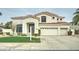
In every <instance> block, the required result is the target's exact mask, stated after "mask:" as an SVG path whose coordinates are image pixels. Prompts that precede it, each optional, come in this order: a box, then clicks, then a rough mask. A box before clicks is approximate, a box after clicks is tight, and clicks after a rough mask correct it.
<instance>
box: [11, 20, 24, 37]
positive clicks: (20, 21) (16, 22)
mask: <svg viewBox="0 0 79 59" xmlns="http://www.w3.org/2000/svg"><path fill="white" fill-rule="evenodd" d="M17 24H22V25H23V28H22V30H23V31H24V20H22V19H21V20H13V21H12V27H13V28H14V35H15V36H16V35H17V33H16V25H17Z"/></svg>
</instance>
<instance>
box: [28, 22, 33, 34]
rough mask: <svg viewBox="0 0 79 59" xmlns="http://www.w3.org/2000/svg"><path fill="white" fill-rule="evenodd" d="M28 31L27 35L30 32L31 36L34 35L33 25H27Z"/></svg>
mask: <svg viewBox="0 0 79 59" xmlns="http://www.w3.org/2000/svg"><path fill="white" fill-rule="evenodd" d="M28 29H29V33H30V32H32V34H34V23H33V24H29V28H28ZM30 30H31V31H30Z"/></svg>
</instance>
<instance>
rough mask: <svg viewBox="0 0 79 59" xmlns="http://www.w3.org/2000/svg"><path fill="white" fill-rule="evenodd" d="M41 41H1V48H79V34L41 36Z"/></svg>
mask: <svg viewBox="0 0 79 59" xmlns="http://www.w3.org/2000/svg"><path fill="white" fill-rule="evenodd" d="M40 38H41V43H0V50H79V36H41V37H40Z"/></svg>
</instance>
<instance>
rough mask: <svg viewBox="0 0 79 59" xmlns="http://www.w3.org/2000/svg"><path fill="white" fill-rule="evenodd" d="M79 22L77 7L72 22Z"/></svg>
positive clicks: (75, 23) (74, 23)
mask: <svg viewBox="0 0 79 59" xmlns="http://www.w3.org/2000/svg"><path fill="white" fill-rule="evenodd" d="M78 22H79V8H78V9H76V12H75V13H74V17H73V21H72V24H73V25H77V24H78Z"/></svg>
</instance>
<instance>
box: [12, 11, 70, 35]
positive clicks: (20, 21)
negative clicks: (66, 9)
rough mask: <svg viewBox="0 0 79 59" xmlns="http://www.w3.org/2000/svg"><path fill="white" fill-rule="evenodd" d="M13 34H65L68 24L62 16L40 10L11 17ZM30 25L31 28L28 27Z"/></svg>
mask: <svg viewBox="0 0 79 59" xmlns="http://www.w3.org/2000/svg"><path fill="white" fill-rule="evenodd" d="M11 19H13V21H12V27H13V29H14V34H16V35H18V34H19V33H20V34H26V35H28V34H29V33H30V29H31V31H32V34H38V33H39V30H40V35H67V31H68V30H69V28H70V24H69V23H67V22H65V21H64V17H62V16H59V15H56V14H54V13H50V12H40V13H38V14H35V15H27V16H19V17H12V18H11ZM30 27H31V28H30Z"/></svg>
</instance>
